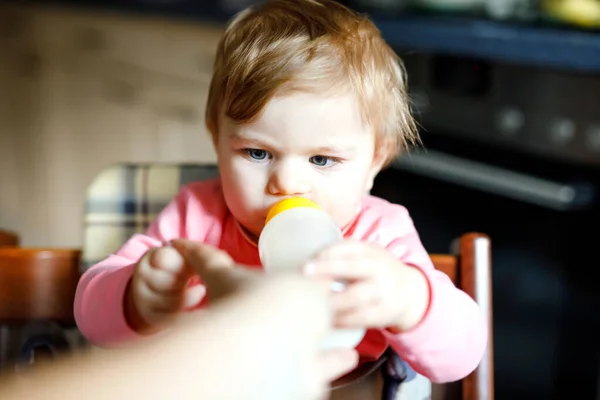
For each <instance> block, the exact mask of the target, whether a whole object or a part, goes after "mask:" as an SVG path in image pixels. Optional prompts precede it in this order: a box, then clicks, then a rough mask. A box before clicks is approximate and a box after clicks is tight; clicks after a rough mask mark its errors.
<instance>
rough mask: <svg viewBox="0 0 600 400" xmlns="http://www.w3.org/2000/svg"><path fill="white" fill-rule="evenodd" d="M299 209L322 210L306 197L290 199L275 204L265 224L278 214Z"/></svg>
mask: <svg viewBox="0 0 600 400" xmlns="http://www.w3.org/2000/svg"><path fill="white" fill-rule="evenodd" d="M297 207H308V208H315V209H317V210H320V209H321V208H320V207H319V206H318V205H317V203H315V202H313V201H310V200H308V199H305V198H304V197H290V198H289V199H283V200H281V201H278V202H277V203H275V204H273V206H272V207H271V209H270V210H269V213H268V214H267V220H266V221H265V223H267V222H269V221H270V220H271V219H272V218H273V217H274V216H276V215H277V214H280V213H282V212H284V211H286V210H289V209H292V208H297Z"/></svg>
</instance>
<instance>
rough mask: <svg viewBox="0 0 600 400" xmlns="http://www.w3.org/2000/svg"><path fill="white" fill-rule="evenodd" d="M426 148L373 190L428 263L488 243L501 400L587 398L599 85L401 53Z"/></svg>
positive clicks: (556, 74) (595, 327) (599, 184)
mask: <svg viewBox="0 0 600 400" xmlns="http://www.w3.org/2000/svg"><path fill="white" fill-rule="evenodd" d="M403 58H404V60H405V62H406V65H407V70H408V73H409V84H410V88H411V96H412V99H413V103H414V108H415V110H416V111H417V115H418V116H419V120H420V122H421V124H422V126H423V129H422V138H423V146H421V148H420V149H417V150H416V151H415V152H414V153H413V154H409V155H406V156H404V157H402V158H401V159H400V160H399V161H398V162H397V163H396V164H395V165H394V166H393V167H392V168H389V169H387V170H386V171H384V172H382V173H381V175H380V176H379V177H378V178H377V180H376V182H375V185H374V190H373V192H372V193H373V194H375V195H379V196H381V197H383V198H386V199H388V200H391V201H393V202H397V203H400V204H403V205H405V206H406V207H407V208H408V209H409V211H410V212H411V214H412V217H413V219H414V221H415V224H416V227H417V229H418V230H419V232H420V235H421V238H422V240H423V243H424V245H425V247H426V248H427V250H428V251H430V252H448V251H449V244H450V242H451V241H452V239H454V238H455V237H457V236H459V235H460V234H462V233H465V232H469V231H480V232H483V233H486V234H489V235H490V236H491V239H492V253H493V301H494V335H495V347H494V352H495V372H496V375H495V379H496V398H498V399H512V400H514V399H521V398H522V399H570V398H579V399H593V398H595V396H596V394H597V391H598V376H599V372H600V371H599V366H600V340H599V338H600V329H599V327H600V324H599V321H600V313H599V312H598V309H599V307H600V290H599V288H600V284H599V282H598V281H597V280H595V279H594V278H593V276H594V274H595V272H596V271H595V269H596V268H598V266H599V265H598V261H597V258H595V255H596V253H597V252H598V249H597V248H596V246H597V245H598V243H599V241H600V234H597V229H598V223H599V222H600V219H599V218H598V217H599V214H600V212H599V211H600V206H599V205H600V202H599V200H598V197H597V189H598V188H600V174H599V172H600V168H599V167H600V77H598V76H594V75H591V74H589V75H581V74H578V75H575V74H568V73H564V72H560V71H551V70H540V69H534V68H526V67H517V66H514V65H508V64H500V63H490V62H484V61H481V60H476V59H466V58H459V57H452V56H436V55H432V54H414V53H412V54H403Z"/></svg>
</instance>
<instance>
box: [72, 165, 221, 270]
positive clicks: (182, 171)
mask: <svg viewBox="0 0 600 400" xmlns="http://www.w3.org/2000/svg"><path fill="white" fill-rule="evenodd" d="M217 173H218V170H217V166H216V165H214V164H204V165H203V164H118V165H114V166H111V167H109V168H107V169H105V170H103V171H101V172H100V173H99V174H98V175H96V177H95V178H94V180H93V181H92V183H91V184H90V185H89V186H88V189H87V196H86V200H85V215H84V227H83V246H82V256H81V258H82V260H81V263H82V264H81V269H82V271H85V270H87V269H88V268H89V267H90V266H92V265H94V264H96V263H97V262H99V261H101V260H103V259H104V258H106V257H108V256H109V255H110V254H111V253H113V252H115V251H116V250H118V249H119V247H121V245H123V243H125V242H126V241H127V239H129V238H130V237H131V236H132V235H133V234H134V233H138V232H143V231H144V230H146V228H147V227H148V226H149V225H150V223H151V222H152V221H153V220H154V218H155V217H156V215H157V214H158V213H159V212H160V210H162V209H163V208H164V207H165V206H166V205H167V204H168V203H169V201H170V200H171V199H173V197H175V195H176V194H177V192H178V191H179V189H180V188H181V186H182V185H185V184H187V183H190V182H194V181H201V180H205V179H210V178H212V177H215V176H216V175H217Z"/></svg>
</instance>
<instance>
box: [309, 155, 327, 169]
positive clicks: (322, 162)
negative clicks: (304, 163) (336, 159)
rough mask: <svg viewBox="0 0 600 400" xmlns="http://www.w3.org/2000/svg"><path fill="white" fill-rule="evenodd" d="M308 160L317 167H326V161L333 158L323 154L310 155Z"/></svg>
mask: <svg viewBox="0 0 600 400" xmlns="http://www.w3.org/2000/svg"><path fill="white" fill-rule="evenodd" d="M309 161H310V162H311V163H312V164H314V165H316V166H317V167H327V166H329V165H328V163H329V162H330V161H333V160H332V159H331V158H330V157H325V156H312V157H311V158H310V160H309Z"/></svg>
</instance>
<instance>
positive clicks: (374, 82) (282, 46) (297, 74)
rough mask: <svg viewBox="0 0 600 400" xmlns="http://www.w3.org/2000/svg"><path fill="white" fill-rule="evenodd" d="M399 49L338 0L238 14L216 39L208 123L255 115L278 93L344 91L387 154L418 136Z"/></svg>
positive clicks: (284, 3)
mask: <svg viewBox="0 0 600 400" xmlns="http://www.w3.org/2000/svg"><path fill="white" fill-rule="evenodd" d="M405 80H406V74H405V71H404V67H403V64H402V62H401V60H400V58H399V57H398V56H397V54H396V53H395V52H394V50H393V49H392V48H391V47H390V46H389V45H388V44H387V43H386V42H385V41H384V40H383V38H382V36H381V33H380V32H379V30H378V29H377V27H376V26H375V25H374V24H373V23H372V22H371V21H370V20H369V19H368V18H366V17H363V16H361V15H360V14H357V13H355V12H353V11H351V10H350V9H348V8H347V7H345V6H343V5H341V4H339V3H337V2H336V1H333V0H271V1H267V2H266V3H264V4H262V5H260V6H257V7H254V8H253V7H250V8H248V9H246V10H244V11H242V12H241V13H239V14H238V15H236V16H235V17H234V19H233V20H232V21H231V22H230V24H229V25H228V27H227V29H226V30H225V34H224V36H223V38H222V39H221V41H220V43H219V47H218V50H217V56H216V60H215V63H214V75H213V77H212V81H211V85H210V91H209V95H208V103H207V107H206V123H207V126H208V128H209V130H210V131H211V132H212V133H213V135H216V132H218V121H219V116H220V115H223V116H225V117H227V118H230V119H231V120H232V121H234V122H236V123H248V122H251V121H253V120H254V119H255V118H257V117H258V116H259V115H260V113H261V112H262V111H263V109H264V108H265V106H266V104H267V103H268V102H269V100H271V99H272V98H273V97H274V96H275V95H276V94H277V95H285V94H287V93H290V92H292V91H295V90H300V91H314V92H323V91H326V90H340V89H341V90H346V91H348V90H349V91H350V93H352V94H353V95H355V96H356V98H357V100H358V102H359V103H358V104H359V107H360V110H361V113H362V118H363V122H364V123H367V124H369V126H370V127H372V129H373V130H374V132H375V135H376V145H377V149H378V151H379V152H380V153H382V154H381V155H382V156H383V157H385V161H386V162H389V161H391V160H392V159H393V158H394V157H395V156H396V155H397V154H398V153H400V152H401V151H403V150H407V149H408V147H409V146H410V145H411V144H414V143H416V142H417V141H418V134H417V129H416V124H415V121H414V119H413V117H412V116H411V112H410V105H409V100H408V95H407V92H406V82H405Z"/></svg>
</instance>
